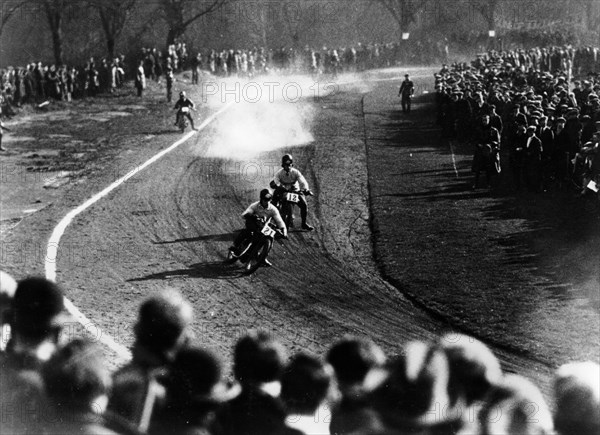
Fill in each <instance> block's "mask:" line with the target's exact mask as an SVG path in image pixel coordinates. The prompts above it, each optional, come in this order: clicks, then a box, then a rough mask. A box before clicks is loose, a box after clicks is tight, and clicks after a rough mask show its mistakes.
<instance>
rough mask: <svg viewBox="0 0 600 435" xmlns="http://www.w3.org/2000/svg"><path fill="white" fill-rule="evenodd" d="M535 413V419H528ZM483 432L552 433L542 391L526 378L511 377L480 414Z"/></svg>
mask: <svg viewBox="0 0 600 435" xmlns="http://www.w3.org/2000/svg"><path fill="white" fill-rule="evenodd" d="M532 411H534V413H535V418H528V417H529V416H530V415H531V412H532ZM479 424H480V425H481V428H482V431H481V433H515V434H526V433H527V434H533V433H535V434H551V433H554V432H553V424H552V414H551V413H550V410H549V408H548V405H547V404H546V402H545V400H544V397H543V396H542V393H541V392H540V390H539V389H538V388H537V387H536V386H535V385H534V384H533V383H532V382H531V381H529V380H528V379H526V378H524V377H523V376H518V375H513V374H508V375H506V376H505V377H504V378H503V379H502V381H501V383H500V385H498V386H496V387H495V388H494V389H493V390H492V391H491V393H490V394H489V395H488V396H487V397H486V400H485V402H484V404H483V406H482V408H481V410H480V412H479Z"/></svg>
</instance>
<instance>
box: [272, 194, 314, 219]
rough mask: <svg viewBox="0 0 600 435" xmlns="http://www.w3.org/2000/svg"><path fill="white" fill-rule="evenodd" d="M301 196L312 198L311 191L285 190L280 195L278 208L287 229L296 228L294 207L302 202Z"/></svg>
mask: <svg viewBox="0 0 600 435" xmlns="http://www.w3.org/2000/svg"><path fill="white" fill-rule="evenodd" d="M300 195H306V196H312V192H311V191H310V190H304V191H297V190H283V191H282V192H281V194H280V195H279V199H278V202H277V204H276V207H277V208H278V209H279V214H280V215H281V219H283V222H284V223H285V225H286V227H287V228H294V206H295V205H298V203H299V202H300Z"/></svg>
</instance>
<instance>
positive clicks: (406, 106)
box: [398, 74, 415, 113]
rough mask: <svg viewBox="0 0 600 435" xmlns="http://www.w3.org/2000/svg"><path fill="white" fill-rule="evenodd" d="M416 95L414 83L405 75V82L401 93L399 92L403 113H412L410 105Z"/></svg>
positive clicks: (401, 86) (401, 87)
mask: <svg viewBox="0 0 600 435" xmlns="http://www.w3.org/2000/svg"><path fill="white" fill-rule="evenodd" d="M414 93H415V86H414V84H413V82H412V81H411V80H410V79H409V76H408V74H404V81H403V82H402V85H400V91H399V92H398V96H399V97H401V98H402V100H401V102H402V112H404V113H410V103H411V99H412V97H413V94H414Z"/></svg>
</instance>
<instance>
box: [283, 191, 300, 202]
mask: <svg viewBox="0 0 600 435" xmlns="http://www.w3.org/2000/svg"><path fill="white" fill-rule="evenodd" d="M285 200H286V201H287V202H298V194H297V193H290V192H288V193H286V194H285Z"/></svg>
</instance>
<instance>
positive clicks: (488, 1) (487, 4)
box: [473, 0, 500, 30]
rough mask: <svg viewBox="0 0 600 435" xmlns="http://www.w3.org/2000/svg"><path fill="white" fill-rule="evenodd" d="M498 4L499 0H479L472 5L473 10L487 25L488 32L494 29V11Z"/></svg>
mask: <svg viewBox="0 0 600 435" xmlns="http://www.w3.org/2000/svg"><path fill="white" fill-rule="evenodd" d="M499 2H500V0H479V1H476V2H474V3H473V7H474V8H475V10H477V11H478V12H479V13H480V14H481V16H482V17H483V19H484V20H485V22H486V24H487V25H488V30H495V29H496V10H497V8H498V3H499Z"/></svg>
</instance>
